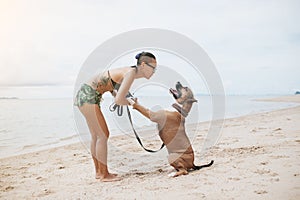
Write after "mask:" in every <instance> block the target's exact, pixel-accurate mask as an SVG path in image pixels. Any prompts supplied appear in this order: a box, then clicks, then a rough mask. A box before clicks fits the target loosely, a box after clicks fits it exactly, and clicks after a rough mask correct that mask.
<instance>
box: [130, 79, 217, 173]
mask: <svg viewBox="0 0 300 200" xmlns="http://www.w3.org/2000/svg"><path fill="white" fill-rule="evenodd" d="M170 93H171V94H172V95H173V97H174V98H175V100H176V101H177V103H178V104H180V105H181V106H180V105H178V104H173V105H172V106H173V107H174V108H175V109H176V110H177V111H173V112H172V111H167V110H159V111H157V112H153V111H150V110H149V109H146V108H145V107H143V106H141V105H140V104H139V103H138V102H136V103H135V104H133V108H134V109H136V110H138V111H139V112H140V113H142V114H143V115H144V116H145V117H147V118H149V119H150V120H151V121H153V122H156V123H157V124H158V129H159V136H160V138H161V140H162V141H163V142H164V144H165V145H166V147H167V149H168V153H169V156H168V160H169V163H170V165H171V166H173V167H174V168H175V169H176V170H177V172H176V174H175V175H174V177H176V176H180V175H186V174H188V171H189V170H191V169H194V170H198V169H201V168H203V167H209V166H211V165H212V164H213V160H212V161H211V162H210V163H209V164H207V165H201V166H195V165H194V151H193V148H192V145H191V143H190V140H189V138H188V137H187V135H186V132H185V126H184V124H185V117H186V116H187V115H188V113H189V112H190V110H191V108H192V105H193V103H194V102H197V100H196V99H194V95H193V92H192V91H191V90H190V89H189V88H188V87H183V86H182V85H181V83H180V82H178V83H177V84H176V89H172V88H171V89H170Z"/></svg>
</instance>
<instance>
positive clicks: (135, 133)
mask: <svg viewBox="0 0 300 200" xmlns="http://www.w3.org/2000/svg"><path fill="white" fill-rule="evenodd" d="M126 107H127V114H128V118H129V121H130V124H131V127H132V130H133V132H134V135H135V138H136V139H137V141H138V142H139V143H140V145H141V147H142V148H143V149H144V150H145V151H148V152H150V153H155V152H158V151H160V150H161V149H162V148H164V146H165V144H164V143H162V145H161V147H160V148H159V149H158V150H151V149H147V148H145V147H144V145H143V143H142V141H141V139H140V137H139V136H138V134H137V132H136V131H135V129H134V127H133V123H132V118H131V113H130V111H129V107H128V106H126Z"/></svg>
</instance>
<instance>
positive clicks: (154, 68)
mask: <svg viewBox="0 0 300 200" xmlns="http://www.w3.org/2000/svg"><path fill="white" fill-rule="evenodd" d="M145 64H146V65H148V66H149V67H151V68H152V69H153V73H154V72H155V71H156V67H154V66H152V65H150V64H149V63H146V62H145Z"/></svg>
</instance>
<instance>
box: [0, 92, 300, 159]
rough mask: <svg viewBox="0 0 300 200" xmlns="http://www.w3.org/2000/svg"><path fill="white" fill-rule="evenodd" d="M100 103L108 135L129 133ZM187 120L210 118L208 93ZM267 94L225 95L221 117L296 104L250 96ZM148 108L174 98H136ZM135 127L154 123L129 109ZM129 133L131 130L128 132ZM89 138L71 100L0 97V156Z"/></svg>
mask: <svg viewBox="0 0 300 200" xmlns="http://www.w3.org/2000/svg"><path fill="white" fill-rule="evenodd" d="M104 98H105V100H104V101H103V102H102V104H101V108H102V111H103V113H104V115H105V117H106V120H107V124H108V127H109V130H110V135H111V136H112V135H118V134H125V133H128V132H129V133H131V127H130V124H129V121H128V117H127V113H126V110H124V111H123V112H124V114H123V116H122V117H119V116H118V115H117V114H116V113H115V112H114V113H113V112H110V111H109V106H110V104H111V103H112V101H113V99H112V98H111V97H110V96H104ZM196 98H197V99H198V103H195V104H194V106H193V108H192V111H191V113H190V115H189V116H188V118H187V120H186V121H187V123H195V122H202V121H208V120H211V119H212V112H213V109H212V102H211V97H210V96H198V97H196ZM260 98H271V96H267V97H266V96H227V97H226V107H225V111H226V113H225V118H232V117H237V116H242V115H247V114H254V113H259V112H265V111H271V110H276V109H281V108H287V107H293V106H296V105H297V104H296V103H282V102H262V101H253V99H260ZM138 99H139V102H140V103H141V104H142V105H144V106H146V107H148V108H151V109H152V110H159V109H162V108H164V109H171V104H172V103H174V100H173V98H172V97H170V96H165V97H139V98H138ZM131 114H132V118H133V120H134V126H135V128H136V129H137V130H141V129H143V130H145V129H153V128H155V124H154V123H152V122H150V121H149V120H148V119H146V118H144V117H142V116H141V115H140V114H139V113H138V112H136V111H134V110H131ZM132 134H133V133H132ZM88 138H89V132H88V128H87V126H86V124H85V120H84V118H83V117H82V115H81V113H80V112H79V111H78V109H77V108H76V107H73V103H72V99H2V100H0V158H3V157H8V156H12V155H17V154H22V153H27V152H32V151H37V150H42V149H47V148H51V147H56V146H62V145H66V144H70V143H75V142H79V141H84V140H87V139H88Z"/></svg>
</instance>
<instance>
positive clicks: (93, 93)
mask: <svg viewBox="0 0 300 200" xmlns="http://www.w3.org/2000/svg"><path fill="white" fill-rule="evenodd" d="M101 100H102V94H100V93H99V92H98V91H97V90H94V89H93V88H92V87H91V86H89V85H87V84H83V85H82V86H81V88H80V89H79V90H78V92H77V95H76V98H75V100H74V105H75V106H78V107H80V106H82V105H83V104H84V103H88V104H97V105H99V107H100V102H101Z"/></svg>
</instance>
